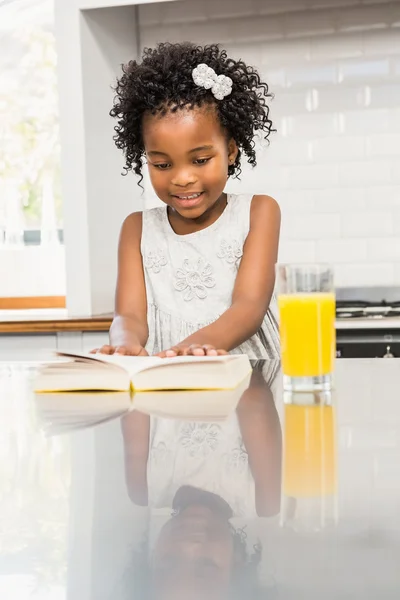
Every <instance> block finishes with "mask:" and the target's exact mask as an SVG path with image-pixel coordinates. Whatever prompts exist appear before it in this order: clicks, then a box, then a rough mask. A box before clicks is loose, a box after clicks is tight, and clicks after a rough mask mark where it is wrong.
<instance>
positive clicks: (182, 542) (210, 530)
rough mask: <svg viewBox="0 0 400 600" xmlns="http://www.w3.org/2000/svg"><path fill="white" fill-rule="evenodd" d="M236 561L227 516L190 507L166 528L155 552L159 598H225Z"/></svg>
mask: <svg viewBox="0 0 400 600" xmlns="http://www.w3.org/2000/svg"><path fill="white" fill-rule="evenodd" d="M234 564H235V552H234V545H233V538H232V533H231V530H230V528H229V523H228V521H227V520H226V519H221V517H219V516H218V515H216V514H215V513H214V512H213V511H212V510H211V509H210V508H206V507H204V506H190V507H188V508H186V509H185V510H184V511H183V512H182V513H181V514H180V515H179V516H177V517H174V518H173V519H171V520H170V521H168V522H167V523H166V525H165V526H164V527H163V529H162V531H161V534H160V536H159V539H158V541H157V545H156V547H155V549H154V554H153V577H154V582H153V585H154V590H155V597H157V598H158V599H160V600H161V599H162V600H172V599H173V600H181V599H185V600H188V599H190V600H200V599H203V598H208V599H209V600H216V599H220V598H223V597H224V596H225V595H226V593H227V591H228V589H229V585H230V581H231V577H232V570H233V568H234Z"/></svg>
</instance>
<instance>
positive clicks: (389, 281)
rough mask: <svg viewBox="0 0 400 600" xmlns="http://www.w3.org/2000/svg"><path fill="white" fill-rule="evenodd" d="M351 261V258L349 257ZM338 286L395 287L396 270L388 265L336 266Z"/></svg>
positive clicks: (360, 264)
mask: <svg viewBox="0 0 400 600" xmlns="http://www.w3.org/2000/svg"><path fill="white" fill-rule="evenodd" d="M349 258H350V259H351V257H349ZM335 283H336V285H337V286H343V287H345V286H367V285H393V283H394V268H393V265H392V264H388V263H374V264H365V263H364V264H363V263H359V264H347V265H337V266H335Z"/></svg>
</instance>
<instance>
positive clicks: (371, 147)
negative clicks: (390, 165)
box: [366, 97, 400, 158]
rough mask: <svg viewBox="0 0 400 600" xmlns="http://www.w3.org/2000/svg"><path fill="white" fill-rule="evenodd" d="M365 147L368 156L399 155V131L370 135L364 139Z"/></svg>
mask: <svg viewBox="0 0 400 600" xmlns="http://www.w3.org/2000/svg"><path fill="white" fill-rule="evenodd" d="M399 98H400V97H399ZM366 149H367V156H368V157H369V158H375V157H382V156H396V155H397V156H399V157H400V133H387V134H382V135H371V136H369V137H368V138H367V140H366Z"/></svg>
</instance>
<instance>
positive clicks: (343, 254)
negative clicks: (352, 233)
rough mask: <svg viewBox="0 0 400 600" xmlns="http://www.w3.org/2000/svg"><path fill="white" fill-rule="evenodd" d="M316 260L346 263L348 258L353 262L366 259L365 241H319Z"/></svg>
mask: <svg viewBox="0 0 400 600" xmlns="http://www.w3.org/2000/svg"><path fill="white" fill-rule="evenodd" d="M317 256H318V260H320V261H321V262H326V263H335V262H336V263H344V264H346V263H348V262H349V256H351V259H352V260H353V261H354V262H362V261H365V260H366V259H367V242H366V240H345V239H340V240H320V241H318V242H317Z"/></svg>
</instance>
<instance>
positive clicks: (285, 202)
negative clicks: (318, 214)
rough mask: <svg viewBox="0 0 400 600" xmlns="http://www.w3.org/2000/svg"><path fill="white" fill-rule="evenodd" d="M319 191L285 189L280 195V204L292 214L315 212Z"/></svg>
mask: <svg viewBox="0 0 400 600" xmlns="http://www.w3.org/2000/svg"><path fill="white" fill-rule="evenodd" d="M318 192H319V190H318V191H317V190H284V191H283V192H282V194H281V195H280V196H279V199H280V204H281V206H282V207H283V210H285V211H288V213H289V215H290V216H295V215H300V214H303V213H305V212H314V210H315V201H316V197H317V193H318ZM331 212H334V211H331Z"/></svg>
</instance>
